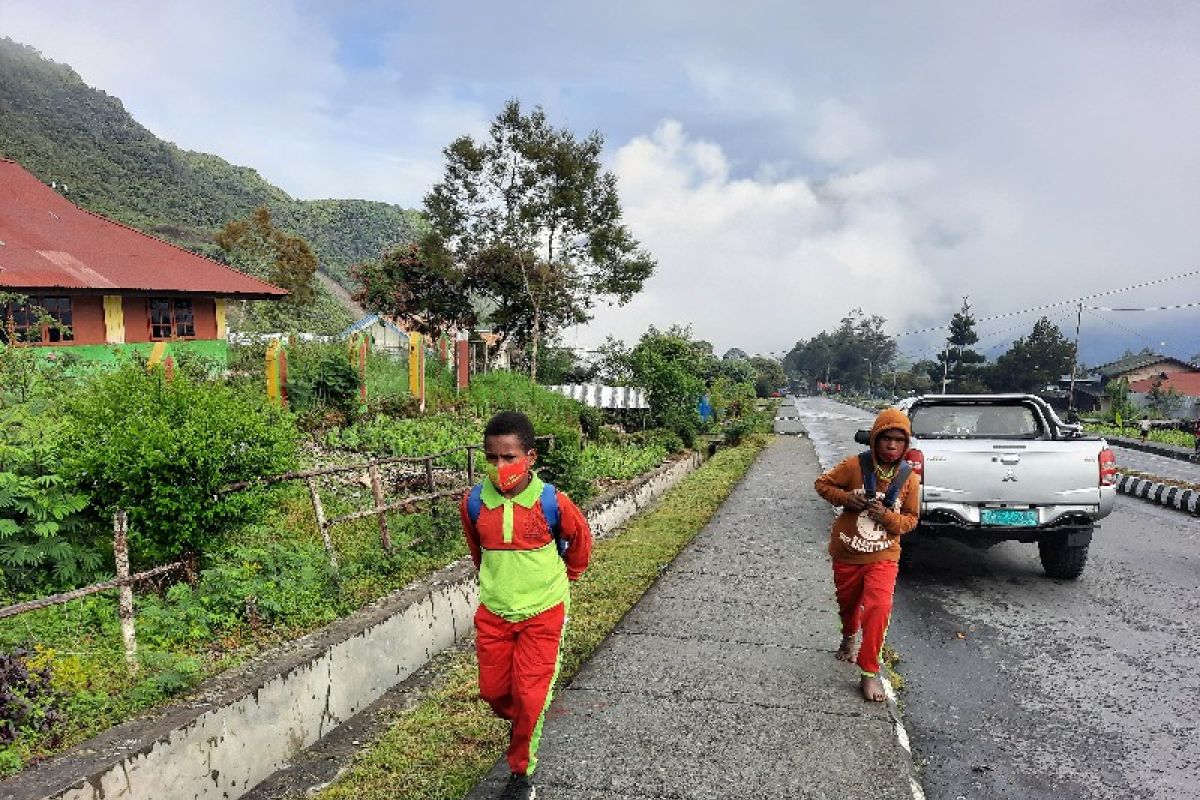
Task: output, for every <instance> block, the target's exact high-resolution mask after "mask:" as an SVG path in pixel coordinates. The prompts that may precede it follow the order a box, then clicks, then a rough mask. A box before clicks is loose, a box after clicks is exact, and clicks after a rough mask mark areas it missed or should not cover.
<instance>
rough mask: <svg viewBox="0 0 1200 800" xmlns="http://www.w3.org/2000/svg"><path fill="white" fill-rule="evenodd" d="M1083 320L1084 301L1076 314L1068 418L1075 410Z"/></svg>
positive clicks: (1068, 396) (1080, 302)
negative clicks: (1081, 324) (1080, 327)
mask: <svg viewBox="0 0 1200 800" xmlns="http://www.w3.org/2000/svg"><path fill="white" fill-rule="evenodd" d="M1082 319H1083V301H1082V300H1080V301H1079V308H1078V309H1077V310H1076V312H1075V354H1074V357H1073V358H1072V359H1071V388H1070V389H1068V390H1067V417H1068V418H1070V416H1071V412H1072V411H1074V410H1075V373H1076V372H1077V371H1078V369H1079V322H1080V320H1082Z"/></svg>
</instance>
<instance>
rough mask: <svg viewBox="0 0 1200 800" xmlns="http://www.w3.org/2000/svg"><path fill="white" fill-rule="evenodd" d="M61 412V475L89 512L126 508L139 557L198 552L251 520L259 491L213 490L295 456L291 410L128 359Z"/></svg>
mask: <svg viewBox="0 0 1200 800" xmlns="http://www.w3.org/2000/svg"><path fill="white" fill-rule="evenodd" d="M67 409H68V415H69V423H68V426H67V430H66V431H65V434H64V437H63V447H62V453H63V467H64V474H66V475H67V476H68V477H69V478H70V479H72V480H75V481H77V482H78V483H79V484H80V485H81V486H84V487H86V489H87V490H88V491H89V492H90V494H91V496H92V500H93V510H94V511H95V512H96V513H98V514H107V513H108V512H110V511H111V510H112V509H114V508H123V509H125V510H126V511H128V512H129V524H130V549H131V555H132V556H133V557H134V558H135V559H136V560H137V561H139V562H141V563H142V564H145V563H158V562H161V561H163V560H166V559H168V558H174V557H177V556H178V555H180V554H181V553H183V552H187V551H196V552H200V551H203V550H205V549H207V548H208V547H210V546H211V545H213V544H214V543H216V542H219V541H220V540H221V539H222V537H223V536H224V533H225V530H226V529H227V528H228V527H232V526H233V525H235V524H242V523H244V522H247V521H249V520H252V519H254V518H256V517H258V516H259V514H260V513H261V512H262V511H263V510H264V508H265V506H266V499H267V494H266V493H265V492H263V491H255V490H251V491H244V492H237V493H233V494H228V495H219V494H218V492H219V491H220V489H221V488H222V487H223V486H224V485H225V484H227V483H229V482H232V481H240V480H248V479H252V478H256V477H260V476H262V475H267V474H271V473H275V472H282V471H285V470H286V469H288V468H289V467H291V466H292V464H293V463H294V458H295V449H296V438H297V433H296V428H295V425H294V424H293V422H292V420H291V417H290V416H289V415H288V414H287V413H286V412H284V411H282V410H280V409H278V408H275V407H273V406H271V405H269V404H268V403H267V402H266V401H265V400H264V399H263V398H262V397H261V395H260V394H258V393H256V392H246V391H238V390H235V389H231V388H230V387H227V386H224V385H222V384H207V383H205V384H197V383H192V382H191V381H189V380H188V379H187V378H186V377H182V376H178V377H176V379H175V380H174V381H167V380H166V379H165V378H164V376H163V374H162V371H161V370H153V371H150V372H147V371H145V370H142V369H139V368H137V367H133V366H125V367H123V368H121V369H119V370H118V371H116V372H113V373H109V374H106V375H102V376H99V377H97V378H96V379H95V380H94V381H93V382H92V383H91V385H90V386H89V387H88V390H87V391H86V392H81V393H80V394H79V396H77V397H74V398H71V400H70V402H69V403H68V405H67Z"/></svg>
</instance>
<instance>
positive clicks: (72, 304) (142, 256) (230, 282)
mask: <svg viewBox="0 0 1200 800" xmlns="http://www.w3.org/2000/svg"><path fill="white" fill-rule="evenodd" d="M0 292H8V293H13V294H20V295H25V296H26V297H28V298H29V299H28V302H27V303H25V304H20V305H18V304H16V303H5V304H0V329H2V332H0V340H2V341H7V339H8V338H9V336H10V332H15V334H16V336H17V338H18V340H19V341H29V342H30V343H32V344H40V345H53V346H57V347H64V346H72V347H77V346H82V345H122V344H134V343H142V342H158V341H180V340H182V341H204V340H222V341H223V340H224V339H225V337H226V328H225V306H226V302H227V301H228V300H230V299H235V300H277V299H279V298H282V297H285V296H286V295H287V292H286V291H284V290H283V289H280V288H279V287H278V286H273V285H271V284H269V283H267V282H266V281H261V280H259V279H257V278H253V277H251V276H249V275H246V274H244V273H241V272H238V271H237V270H235V269H232V268H231V267H228V266H225V265H224V264H220V263H218V262H216V261H213V260H211V259H208V258H204V257H203V256H198V255H196V254H195V253H191V252H189V251H187V250H184V249H183V248H181V247H177V246H175V245H173V244H169V243H167V242H164V241H162V240H161V239H157V238H155V237H153V236H150V235H149V234H145V233H142V232H141V231H138V230H136V229H134V228H130V227H128V226H126V225H122V224H121V223H119V222H114V221H112V220H110V219H107V218H105V217H102V216H100V215H99V214H94V213H92V212H90V211H85V210H83V209H81V208H79V207H78V206H76V205H74V204H72V203H71V202H70V201H68V200H67V199H66V198H65V197H63V196H62V195H60V194H59V193H58V192H56V191H55V190H54V189H52V188H50V187H49V186H47V185H45V184H44V183H42V182H41V181H39V180H38V179H37V178H36V177H34V176H33V175H32V174H30V173H29V172H27V171H26V170H25V169H24V168H22V167H21V166H20V165H19V164H17V163H16V162H15V161H9V160H7V159H0ZM30 305H36V306H38V307H40V308H42V309H44V310H45V311H46V312H48V314H49V315H50V316H51V317H52V318H53V319H55V320H57V321H58V322H59V323H61V324H62V326H63V327H64V328H66V329H67V330H65V331H64V330H61V329H60V328H58V327H56V326H51V325H41V324H39V323H38V321H37V316H36V315H35V314H33V313H32V312H31V310H30V308H29V306H30Z"/></svg>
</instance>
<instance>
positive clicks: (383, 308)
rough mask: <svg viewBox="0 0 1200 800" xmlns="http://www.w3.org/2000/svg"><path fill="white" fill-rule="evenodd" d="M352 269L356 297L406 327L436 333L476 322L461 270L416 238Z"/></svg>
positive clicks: (357, 300)
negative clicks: (432, 253)
mask: <svg viewBox="0 0 1200 800" xmlns="http://www.w3.org/2000/svg"><path fill="white" fill-rule="evenodd" d="M351 274H352V275H353V277H354V280H355V282H356V283H357V284H358V291H356V292H355V293H354V300H355V302H357V303H360V304H362V306H363V307H365V308H367V309H369V310H371V311H374V312H376V313H379V314H385V315H387V316H390V317H395V318H396V319H397V320H398V321H399V322H400V324H401V325H403V327H404V328H405V330H409V331H414V332H416V333H423V334H426V335H428V336H437V335H438V334H441V333H443V332H445V331H447V330H449V329H451V328H455V327H469V326H471V325H473V324H474V322H475V312H474V309H473V308H472V307H471V301H470V300H469V299H468V297H467V294H466V291H465V287H464V286H463V276H462V273H460V272H457V271H455V270H454V269H451V268H450V267H449V266H447V265H446V264H444V263H441V262H439V261H437V260H435V259H432V258H428V257H427V256H426V255H425V253H424V252H423V251H422V249H421V248H420V247H418V246H417V245H415V244H414V245H406V246H402V247H398V248H396V249H394V250H390V251H388V252H386V253H384V254H383V256H382V257H381V258H380V259H379V260H378V261H376V262H374V263H366V264H359V265H358V266H356V267H354V268H353V269H352V270H351Z"/></svg>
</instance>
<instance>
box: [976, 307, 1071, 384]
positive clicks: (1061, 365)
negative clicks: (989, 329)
mask: <svg viewBox="0 0 1200 800" xmlns="http://www.w3.org/2000/svg"><path fill="white" fill-rule="evenodd" d="M1074 359H1075V345H1074V344H1073V343H1072V342H1069V341H1067V338H1066V337H1065V336H1063V333H1062V331H1061V330H1059V328H1058V326H1057V325H1055V324H1054V323H1052V322H1051V321H1050V320H1049V319H1047V318H1046V317H1042V318H1041V319H1039V320H1038V321H1037V322H1035V323H1034V324H1033V330H1032V331H1031V332H1030V333H1029V335H1028V336H1024V337H1022V338H1020V339H1017V340H1016V341H1015V342H1013V343H1012V347H1010V348H1009V349H1008V350H1007V351H1005V352H1004V353H1003V354H1002V355H1001V356H1000V357H999V358H997V359H996V363H995V364H994V365H993V366H992V367H991V368H990V369H989V370H987V371H986V373H985V378H986V380H987V384H988V386H989V387H990V388H991V389H992V390H993V391H997V392H1030V391H1035V390H1037V389H1040V388H1041V387H1043V386H1046V385H1048V384H1052V383H1055V382H1056V381H1057V380H1058V379H1059V377H1061V376H1062V375H1065V374H1067V373H1069V372H1070V371H1071V364H1072V362H1073V361H1074Z"/></svg>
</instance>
